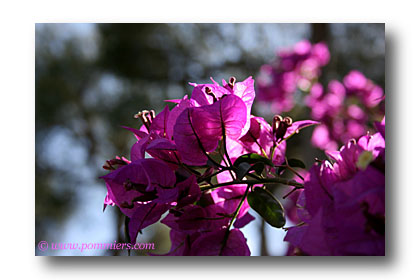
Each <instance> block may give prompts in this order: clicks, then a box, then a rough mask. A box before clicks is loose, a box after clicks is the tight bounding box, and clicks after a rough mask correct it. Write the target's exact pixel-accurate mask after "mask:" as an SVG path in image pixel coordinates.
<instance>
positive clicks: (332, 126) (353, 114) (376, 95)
mask: <svg viewBox="0 0 420 280" xmlns="http://www.w3.org/2000/svg"><path fill="white" fill-rule="evenodd" d="M383 95H384V94H383V90H382V88H381V87H379V86H377V85H375V84H374V83H373V82H372V81H371V80H369V79H367V78H366V77H365V76H364V75H363V74H362V73H360V72H359V71H351V72H350V73H349V74H348V75H347V76H345V77H344V80H343V83H340V82H339V81H336V80H334V81H331V82H330V83H329V84H328V89H327V91H324V89H323V87H322V85H321V84H320V83H316V84H314V85H313V87H312V88H311V91H310V93H309V95H308V96H306V100H305V101H306V105H307V106H308V107H310V108H311V117H312V118H313V119H315V120H319V121H320V122H322V124H321V125H320V126H318V127H317V128H315V130H314V133H313V135H312V144H313V145H314V146H315V147H318V148H320V149H322V150H326V149H337V147H338V145H339V144H340V143H346V142H347V141H348V140H350V139H352V138H359V137H360V136H362V135H363V134H365V133H366V131H367V130H368V126H367V124H368V123H369V122H372V119H375V118H379V117H380V116H383V114H384V113H383V112H382V110H381V108H378V104H379V103H380V102H381V101H382V100H383Z"/></svg>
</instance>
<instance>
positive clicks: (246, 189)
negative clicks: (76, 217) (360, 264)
mask: <svg viewBox="0 0 420 280" xmlns="http://www.w3.org/2000/svg"><path fill="white" fill-rule="evenodd" d="M281 57H282V60H281V61H282V64H281V65H277V66H276V67H278V69H281V71H280V74H279V73H277V74H278V75H277V74H276V75H277V76H275V79H277V82H276V83H275V84H271V85H270V89H269V94H268V93H267V91H266V93H264V90H262V91H261V92H262V93H261V95H262V96H263V100H265V101H267V100H269V98H275V97H273V96H272V95H274V94H275V92H276V91H277V92H280V93H281V94H278V102H276V103H273V104H275V106H277V107H278V108H277V109H278V110H279V112H281V110H285V108H289V109H290V108H291V107H293V104H292V103H291V102H292V101H291V99H290V98H289V97H290V94H292V92H293V90H292V89H290V92H289V91H287V90H285V88H287V85H285V84H284V83H289V82H290V83H289V85H290V84H293V85H294V86H296V85H297V84H299V85H300V87H306V90H307V93H308V95H307V98H306V102H307V103H306V104H307V105H308V106H310V107H311V108H312V116H313V117H314V119H316V120H298V121H294V120H292V119H291V118H290V117H288V116H281V115H280V114H276V115H274V116H273V117H272V121H271V124H270V123H268V122H267V121H266V120H265V119H264V118H261V117H258V116H254V115H252V114H251V109H252V105H253V103H254V99H255V90H254V80H253V79H252V77H249V78H247V79H246V80H244V81H242V82H237V81H236V79H235V78H234V77H231V78H230V79H229V80H228V81H227V82H226V81H225V80H223V81H222V84H221V85H220V84H218V83H217V82H215V81H214V80H213V79H212V83H210V84H195V83H191V84H190V85H191V86H192V87H193V88H192V92H191V95H186V96H184V98H182V99H179V100H168V101H167V102H169V103H175V104H174V105H173V108H172V109H169V106H166V107H165V108H164V109H163V110H162V111H161V112H160V113H159V114H156V113H155V112H154V111H153V110H150V111H146V110H145V111H141V112H139V113H138V114H136V115H135V118H138V119H139V120H141V122H142V125H141V126H140V128H128V127H125V128H126V129H128V130H129V131H131V132H132V133H133V134H134V136H135V137H136V140H137V141H136V142H135V143H134V145H133V146H132V147H131V153H130V160H128V159H126V158H124V157H116V158H115V159H112V160H108V161H107V162H106V164H105V165H104V168H105V169H107V170H109V171H110V172H109V173H108V174H107V175H105V176H103V177H102V179H104V181H105V183H106V187H107V190H108V193H107V196H106V198H105V205H104V207H106V206H107V205H116V206H117V207H119V209H120V210H121V212H122V213H123V214H124V215H125V216H126V219H127V223H126V224H127V232H128V235H129V239H130V242H132V243H134V242H136V238H137V236H138V234H139V232H140V233H141V231H142V230H143V229H144V228H146V227H148V226H149V225H152V224H154V223H157V222H159V221H160V222H161V223H163V224H165V225H166V226H168V227H169V228H170V240H171V249H170V251H169V252H168V253H167V254H166V255H170V256H188V255H197V256H208V255H210V256H213V255H221V256H249V255H250V250H249V248H248V245H247V239H246V237H245V236H244V234H243V233H242V231H241V229H242V228H243V227H244V226H246V225H247V224H248V223H250V222H252V221H253V220H254V219H255V217H253V216H252V215H251V214H250V213H249V210H250V209H251V208H252V209H253V210H255V212H256V213H258V215H260V216H261V217H262V218H263V220H264V221H265V222H267V223H268V224H269V225H271V226H273V227H276V228H283V229H284V230H285V231H287V234H286V237H285V241H287V242H288V244H289V251H288V254H289V255H384V254H385V118H383V120H382V122H377V123H375V125H376V130H377V131H378V132H377V133H374V134H372V133H370V132H368V131H366V129H364V128H365V127H363V128H361V129H360V130H363V132H361V133H359V134H358V135H357V137H356V136H354V135H353V134H351V133H350V135H351V136H354V138H358V139H357V140H356V139H351V140H349V141H347V142H346V144H345V145H344V146H343V147H342V148H341V149H340V150H338V151H336V149H335V148H336V146H334V145H329V146H322V148H323V149H324V150H325V153H326V155H327V156H328V160H324V161H321V160H316V162H315V163H314V165H313V166H312V167H311V168H310V169H309V171H308V172H306V171H305V170H304V168H305V165H304V163H303V162H302V161H301V160H299V159H293V158H288V157H287V156H286V154H287V152H286V151H287V144H288V140H289V139H290V138H291V137H299V136H296V134H298V133H299V131H300V130H302V129H304V128H307V127H310V126H315V127H318V128H319V127H324V128H326V129H327V130H328V129H329V125H330V123H328V120H329V119H328V118H329V117H330V118H334V117H333V115H332V114H338V113H337V111H340V110H341V111H343V110H345V111H346V112H348V114H349V115H352V116H353V115H354V118H355V119H357V118H358V116H359V115H363V112H362V113H360V110H361V109H360V108H359V109H357V108H353V107H351V105H349V106H348V107H346V108H345V109H343V108H341V107H340V108H339V109H337V110H333V109H331V108H326V107H325V106H327V105H328V106H332V105H334V104H335V103H334V102H329V101H328V100H330V99H332V100H333V101H334V100H335V99H337V98H335V99H334V98H330V97H329V94H331V95H334V96H333V97H336V95H337V92H341V93H339V94H338V95H340V94H341V95H343V96H344V95H345V94H348V95H351V96H355V97H358V98H359V100H362V102H363V104H364V106H365V107H366V108H374V107H375V106H376V105H377V104H378V103H379V102H378V98H379V99H380V98H382V95H383V93H382V91H379V90H378V89H376V88H375V86H374V85H373V83H372V82H370V81H369V80H367V79H366V78H364V76H363V75H362V74H361V73H359V72H352V73H350V74H349V76H347V77H346V78H345V79H344V86H342V85H341V84H340V83H338V82H333V83H330V86H329V88H330V89H329V91H328V92H331V93H327V94H324V93H323V91H322V87H321V86H320V85H318V84H317V83H316V82H315V79H316V78H317V77H318V76H319V75H320V67H321V66H323V65H325V64H326V63H327V62H328V60H329V52H328V48H327V47H326V46H325V45H324V44H317V45H314V46H312V45H311V44H310V43H308V42H306V41H305V42H302V43H300V44H298V46H296V48H295V49H294V51H293V52H285V53H281ZM266 68H268V67H266ZM271 69H272V70H273V69H274V68H271ZM266 70H267V69H266ZM270 71H271V70H270ZM273 71H274V70H273ZM271 74H273V75H274V72H271ZM286 78H287V79H286ZM289 78H290V80H288V79H289ZM363 78H364V79H363ZM287 80H288V81H289V82H287ZM260 83H261V80H260ZM337 83H338V84H337ZM265 86H267V87H268V86H269V85H268V82H267V83H266V85H265ZM320 87H321V88H320ZM344 87H345V88H344ZM266 90H268V89H267V88H266ZM341 95H340V96H341ZM264 96H265V99H264ZM267 96H269V98H268V97H267ZM285 97H286V98H285ZM267 98H268V99H267ZM343 98H344V97H343ZM279 100H280V101H279ZM335 101H337V100H335ZM341 103H342V102H341ZM326 104H327V105H326ZM331 104H332V105H331ZM340 106H342V105H340ZM321 109H322V110H321ZM317 110H318V111H317ZM320 111H322V112H321V113H319V112H320ZM327 116H328V117H327ZM363 116H364V115H363ZM363 116H362V117H363ZM346 117H348V115H345V116H343V117H342V118H343V119H345V120H346V121H347V119H346ZM362 117H361V118H362ZM362 119H363V118H362ZM315 129H317V128H315ZM345 130H346V129H345ZM347 130H350V129H347ZM347 130H346V131H347ZM314 134H315V133H314ZM363 134H365V135H364V136H362V135H363ZM320 135H321V136H319V135H318V136H316V137H321V138H322V137H324V138H325V139H327V140H325V139H324V140H325V141H326V142H328V143H333V141H334V139H332V138H331V137H330V138H329V137H327V136H325V135H324V136H322V134H320ZM359 136H361V137H359ZM342 141H343V142H344V140H343V139H342ZM312 142H313V143H314V139H312ZM335 143H336V144H337V142H335ZM318 147H321V146H320V145H318ZM286 171H287V172H291V174H294V176H295V177H294V178H292V179H290V176H285V174H286ZM272 184H274V185H281V186H283V188H284V189H285V190H286V191H287V194H286V195H285V196H284V197H283V199H286V200H284V201H285V203H286V204H285V206H283V205H282V203H281V202H280V201H279V199H277V198H276V197H275V196H274V195H273V194H272V193H271V192H270V191H269V190H268V188H267V186H269V185H272ZM286 219H288V220H289V221H290V222H291V223H292V224H293V225H294V226H292V227H288V228H286V227H285V224H286ZM151 255H153V254H152V253H151Z"/></svg>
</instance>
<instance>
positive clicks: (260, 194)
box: [247, 187, 286, 228]
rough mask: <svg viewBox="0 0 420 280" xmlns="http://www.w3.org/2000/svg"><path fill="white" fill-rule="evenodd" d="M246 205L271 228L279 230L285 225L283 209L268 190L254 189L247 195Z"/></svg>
mask: <svg viewBox="0 0 420 280" xmlns="http://www.w3.org/2000/svg"><path fill="white" fill-rule="evenodd" d="M247 198H248V203H249V205H250V206H251V208H252V209H254V210H255V211H256V212H257V213H258V214H260V216H261V217H262V218H263V219H264V220H265V221H266V222H267V223H268V224H270V225H271V226H273V227H276V228H281V227H283V226H284V225H285V224H286V218H285V216H284V208H283V206H282V205H281V203H280V201H278V199H277V198H276V197H275V196H274V195H273V194H272V193H270V192H269V191H268V190H265V189H263V188H259V187H256V188H254V190H253V191H252V192H250V193H249V194H248V197H247Z"/></svg>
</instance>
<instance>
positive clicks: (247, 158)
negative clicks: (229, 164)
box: [233, 154, 274, 167]
mask: <svg viewBox="0 0 420 280" xmlns="http://www.w3.org/2000/svg"><path fill="white" fill-rule="evenodd" d="M242 162H247V163H249V164H253V163H257V162H262V163H264V164H265V165H270V166H274V164H273V162H272V161H271V160H269V159H268V158H266V157H263V156H260V155H259V154H246V155H242V156H240V157H238V158H237V159H236V160H235V163H234V164H233V165H234V166H236V167H239V165H240V164H241V163H242Z"/></svg>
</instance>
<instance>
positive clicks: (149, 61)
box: [35, 24, 385, 256]
mask: <svg viewBox="0 0 420 280" xmlns="http://www.w3.org/2000/svg"><path fill="white" fill-rule="evenodd" d="M35 32H36V50H35V52H36V58H35V67H36V69H35V75H36V77H35V82H36V85H35V100H36V104H35V106H36V108H35V111H36V118H35V125H36V156H35V160H36V182H35V187H36V190H35V200H36V209H35V212H36V217H35V219H36V220H35V225H36V228H35V241H36V244H37V243H38V242H39V241H41V240H45V241H47V242H61V243H67V242H71V243H75V242H79V243H102V242H103V243H113V242H114V241H117V242H125V241H124V240H125V239H124V219H123V218H122V215H121V214H120V212H119V210H118V208H117V207H108V208H107V209H106V210H105V212H102V208H103V200H104V197H105V195H106V187H105V184H104V183H103V182H102V181H101V180H100V179H98V177H100V176H102V175H104V174H106V172H105V170H103V169H102V165H103V164H104V163H105V160H107V159H111V158H114V157H115V156H116V155H118V156H126V157H129V151H130V147H131V145H132V144H134V142H135V138H134V137H133V136H132V134H131V133H130V132H128V131H126V130H125V129H123V128H121V125H125V126H130V127H138V126H139V125H140V124H139V121H138V120H136V119H134V118H133V114H135V113H136V112H138V111H139V110H143V109H154V110H155V111H156V112H159V111H160V110H162V109H163V107H164V105H165V103H164V102H163V100H165V99H176V98H181V97H182V96H184V95H185V94H190V93H191V89H192V87H191V86H189V85H188V82H197V83H208V82H210V80H209V78H210V77H213V78H214V79H215V80H216V81H218V82H221V80H222V79H228V78H229V77H230V76H235V77H236V78H237V80H238V81H241V80H243V79H245V78H247V77H248V76H253V77H254V78H255V77H257V76H258V72H259V69H260V67H261V66H262V65H263V64H266V63H270V62H271V61H273V60H274V58H275V55H276V51H277V50H279V49H282V48H287V47H292V46H293V45H294V44H295V43H297V42H299V41H301V40H303V39H308V40H310V41H311V42H313V43H315V42H320V41H324V42H326V43H327V45H328V47H329V49H330V52H331V60H330V63H329V64H328V65H327V66H326V67H324V68H323V70H322V73H323V75H322V79H323V81H329V80H331V79H338V80H342V78H343V77H344V76H345V75H346V74H347V73H348V72H349V71H350V70H353V69H357V70H360V71H361V72H363V73H364V74H365V75H366V76H367V77H368V78H369V79H371V80H373V81H374V82H375V83H376V84H378V85H379V86H381V87H382V88H384V86H385V26H384V24H36V27H35ZM257 95H258V91H257ZM254 113H255V114H258V115H261V114H262V115H263V116H264V117H267V120H268V121H270V118H271V117H270V116H269V115H268V114H264V113H265V112H258V107H256V111H255V112H254ZM270 122H271V121H270ZM310 137H311V130H308V131H303V132H302V133H301V134H300V135H299V140H296V141H299V143H309V142H310V140H309V139H310ZM303 145H305V144H303ZM295 146H299V145H295ZM288 153H291V154H292V155H293V156H294V157H297V158H301V159H304V161H305V163H306V164H307V166H310V165H312V163H313V158H314V157H320V158H322V156H323V155H322V153H320V151H319V150H317V149H315V148H312V147H310V145H306V147H305V149H304V150H300V149H292V150H291V151H290V152H289V150H288ZM254 216H255V217H257V219H256V221H254V222H252V223H250V224H249V225H247V226H246V227H245V228H244V234H245V236H246V237H247V239H248V245H249V247H250V249H251V254H252V255H256V256H258V255H274V256H277V255H284V254H285V252H286V250H287V248H286V246H284V243H283V241H282V240H283V237H284V234H285V233H284V231H283V230H280V229H274V228H271V227H269V226H265V225H264V223H263V222H262V221H261V220H260V219H259V218H258V214H254ZM168 234H169V229H168V228H167V227H166V226H165V225H163V224H160V223H157V224H156V225H153V226H150V227H148V228H147V229H145V230H144V231H143V234H142V235H141V236H140V237H139V238H138V241H139V242H154V243H155V248H156V250H155V251H154V253H166V252H167V251H168V250H169V248H170V241H169V235H168ZM35 247H36V246H35ZM35 253H36V255H127V251H116V250H109V251H106V250H88V251H84V252H83V253H81V252H79V251H77V250H64V251H53V250H47V251H45V252H42V251H39V250H38V248H36V252H35ZM131 254H140V255H141V254H142V252H141V251H136V252H133V251H132V252H131Z"/></svg>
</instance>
